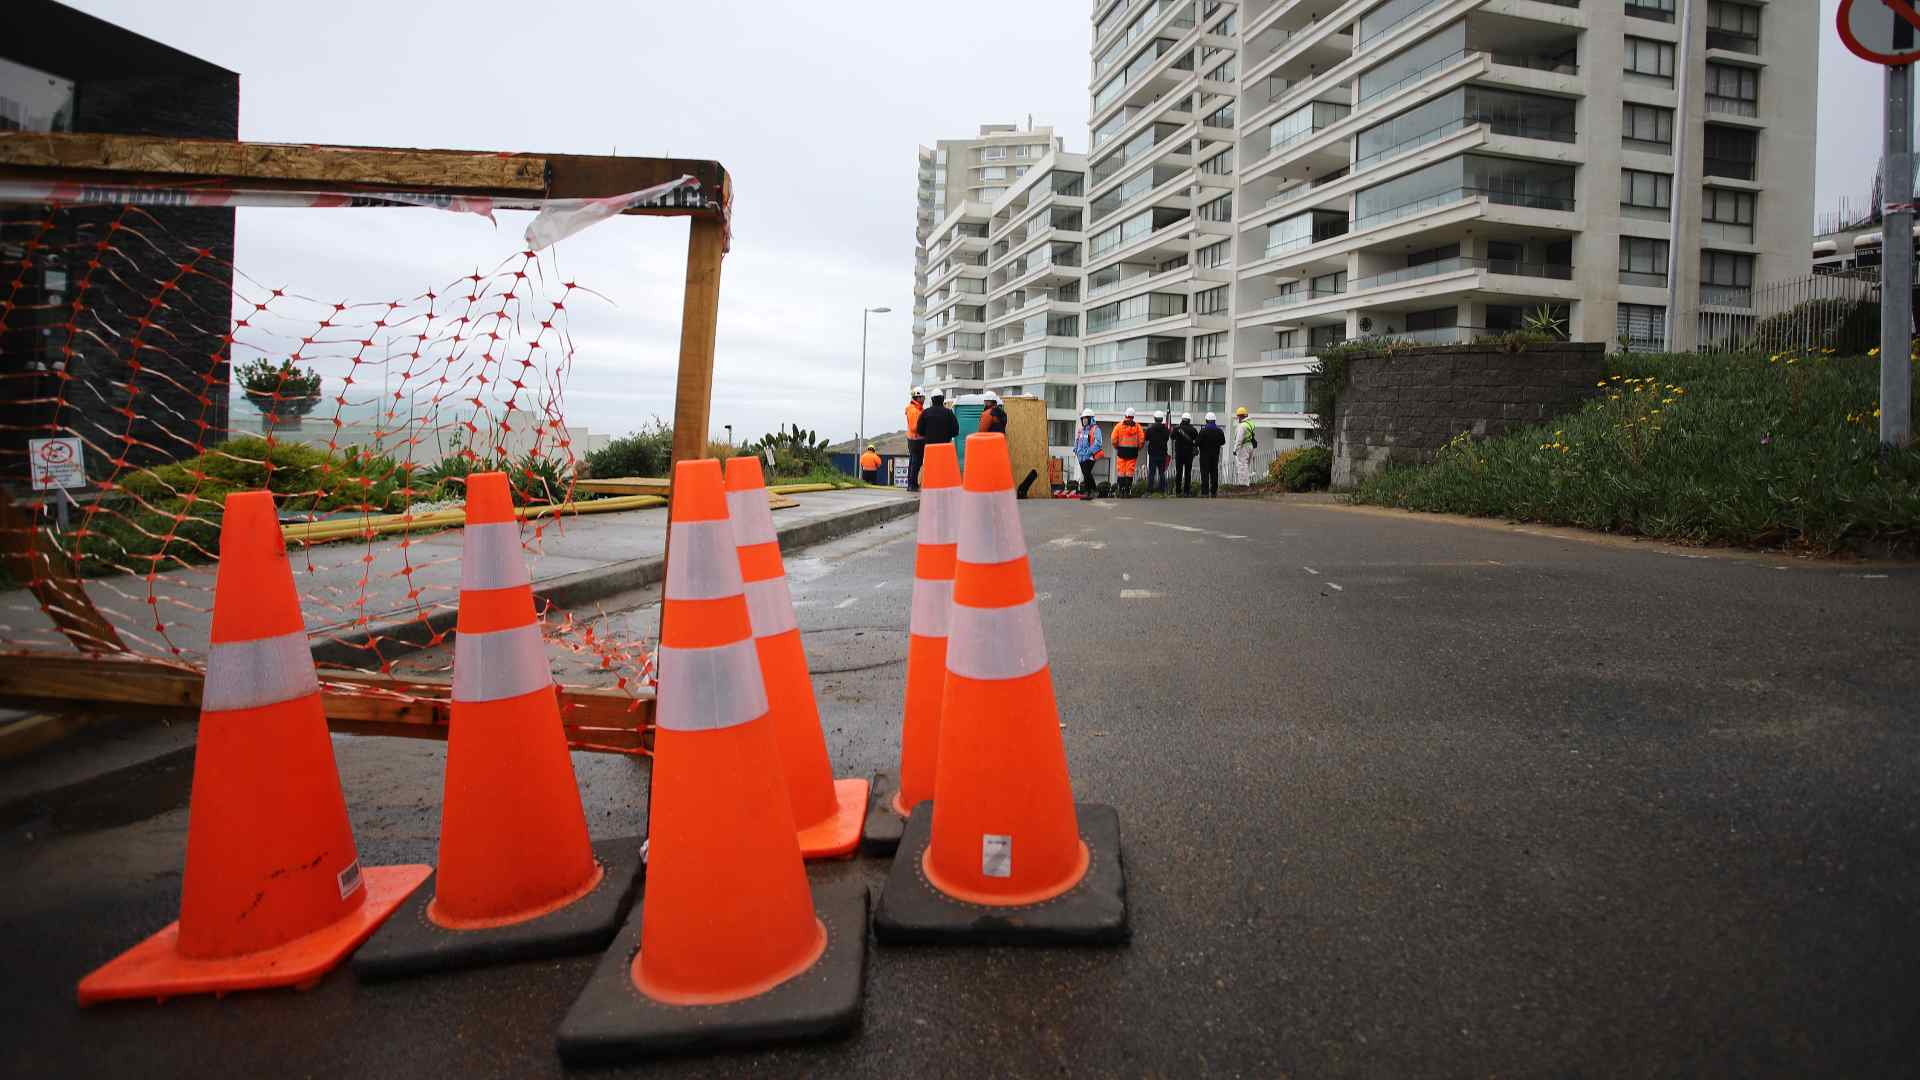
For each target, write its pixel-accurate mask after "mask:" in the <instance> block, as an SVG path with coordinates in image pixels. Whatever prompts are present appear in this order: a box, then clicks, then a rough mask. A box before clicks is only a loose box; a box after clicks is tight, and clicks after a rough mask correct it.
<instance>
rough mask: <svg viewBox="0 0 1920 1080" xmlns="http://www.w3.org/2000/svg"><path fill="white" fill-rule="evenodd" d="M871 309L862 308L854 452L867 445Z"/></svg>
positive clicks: (858, 452) (857, 452) (856, 454)
mask: <svg viewBox="0 0 1920 1080" xmlns="http://www.w3.org/2000/svg"><path fill="white" fill-rule="evenodd" d="M870 310H871V309H869V308H861V309H860V433H859V434H858V435H856V436H855V437H854V440H853V454H854V456H855V457H859V456H860V451H861V450H862V449H864V448H865V447H866V445H867V314H868V312H869V311H870Z"/></svg>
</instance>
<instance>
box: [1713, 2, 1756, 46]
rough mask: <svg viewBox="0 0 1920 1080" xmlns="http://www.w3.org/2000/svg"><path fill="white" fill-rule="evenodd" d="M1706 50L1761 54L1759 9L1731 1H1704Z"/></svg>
mask: <svg viewBox="0 0 1920 1080" xmlns="http://www.w3.org/2000/svg"><path fill="white" fill-rule="evenodd" d="M1707 48H1709V49H1725V50H1726V51H1728V52H1739V53H1758V52H1759V51H1760V9H1759V8H1757V7H1754V6H1753V5H1752V4H1740V3H1735V2H1734V0H1707Z"/></svg>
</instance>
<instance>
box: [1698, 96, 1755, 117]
mask: <svg viewBox="0 0 1920 1080" xmlns="http://www.w3.org/2000/svg"><path fill="white" fill-rule="evenodd" d="M1707 111H1708V112H1710V113H1722V114H1724V115H1727V116H1749V117H1757V116H1759V115H1760V103H1759V102H1757V101H1748V100H1746V99H1745V98H1730V97H1721V96H1720V95H1719V94H1708V95H1707Z"/></svg>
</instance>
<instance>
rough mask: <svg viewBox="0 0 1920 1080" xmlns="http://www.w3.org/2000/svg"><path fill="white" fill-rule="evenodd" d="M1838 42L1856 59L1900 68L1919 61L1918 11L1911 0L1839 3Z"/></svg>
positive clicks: (1843, 0)
mask: <svg viewBox="0 0 1920 1080" xmlns="http://www.w3.org/2000/svg"><path fill="white" fill-rule="evenodd" d="M1836 21H1837V22H1838V23H1839V27H1840V40H1841V41H1843V42H1845V43H1846V46H1847V48H1848V49H1850V50H1852V51H1853V54H1854V55H1855V56H1858V57H1859V58H1860V59H1862V60H1866V61H1868V62H1870V63H1875V64H1887V65H1890V66H1893V67H1903V66H1905V65H1907V64H1911V63H1914V62H1915V61H1920V8H1916V7H1915V6H1914V3H1913V0H1840V17H1839V19H1838V20H1836Z"/></svg>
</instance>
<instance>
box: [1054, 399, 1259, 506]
mask: <svg viewBox="0 0 1920 1080" xmlns="http://www.w3.org/2000/svg"><path fill="white" fill-rule="evenodd" d="M1234 421H1235V422H1234V438H1233V444H1234V448H1233V457H1234V465H1235V473H1236V475H1235V479H1236V480H1237V481H1238V482H1239V483H1241V484H1251V483H1253V451H1254V449H1255V448H1256V447H1258V446H1259V445H1260V440H1259V438H1258V437H1257V436H1256V435H1255V433H1254V427H1253V421H1251V420H1249V419H1247V410H1245V409H1238V410H1235V412H1234ZM1106 442H1107V439H1106V437H1105V436H1104V435H1103V434H1102V433H1101V431H1100V424H1099V422H1098V421H1096V420H1095V419H1094V415H1093V410H1092V409H1086V410H1083V411H1082V412H1081V413H1080V427H1079V428H1078V429H1077V430H1075V432H1074V435H1073V456H1074V459H1075V460H1076V461H1078V462H1079V463H1080V492H1081V497H1082V498H1087V499H1091V498H1093V497H1094V493H1095V491H1097V490H1098V488H1097V487H1096V485H1095V484H1094V480H1093V470H1094V467H1095V466H1096V465H1097V464H1098V463H1099V461H1100V459H1101V458H1104V457H1106V456H1107V449H1106ZM1112 443H1113V475H1114V481H1115V483H1114V488H1115V492H1116V493H1117V494H1118V495H1119V496H1120V497H1121V498H1123V499H1125V498H1131V497H1132V495H1133V480H1134V476H1135V475H1136V473H1137V472H1138V470H1139V468H1140V452H1141V450H1143V449H1144V450H1145V451H1146V456H1147V483H1146V489H1145V493H1146V494H1148V495H1157V494H1161V493H1163V492H1166V491H1167V490H1168V486H1167V458H1168V451H1169V449H1171V451H1172V458H1173V466H1174V480H1173V488H1174V493H1175V494H1178V495H1179V496H1180V497H1181V498H1189V497H1191V496H1192V495H1193V493H1194V492H1193V464H1194V459H1196V458H1198V459H1199V462H1200V495H1201V496H1202V497H1203V498H1213V497H1215V496H1217V495H1219V494H1220V454H1221V452H1222V451H1223V450H1225V449H1226V446H1227V443H1228V435H1227V432H1226V430H1225V429H1224V428H1222V427H1221V426H1220V420H1219V417H1217V416H1215V415H1214V414H1213V413H1208V414H1207V415H1206V418H1205V421H1204V426H1202V427H1194V426H1193V414H1192V413H1181V414H1180V422H1179V423H1177V424H1169V423H1168V422H1167V414H1166V413H1164V412H1156V413H1154V414H1153V423H1152V424H1150V425H1148V426H1146V427H1142V426H1141V425H1140V422H1139V421H1138V420H1136V419H1134V412H1133V410H1132V409H1128V410H1127V412H1126V415H1125V416H1123V417H1121V419H1120V422H1119V423H1118V424H1115V425H1114V426H1113V438H1112Z"/></svg>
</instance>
